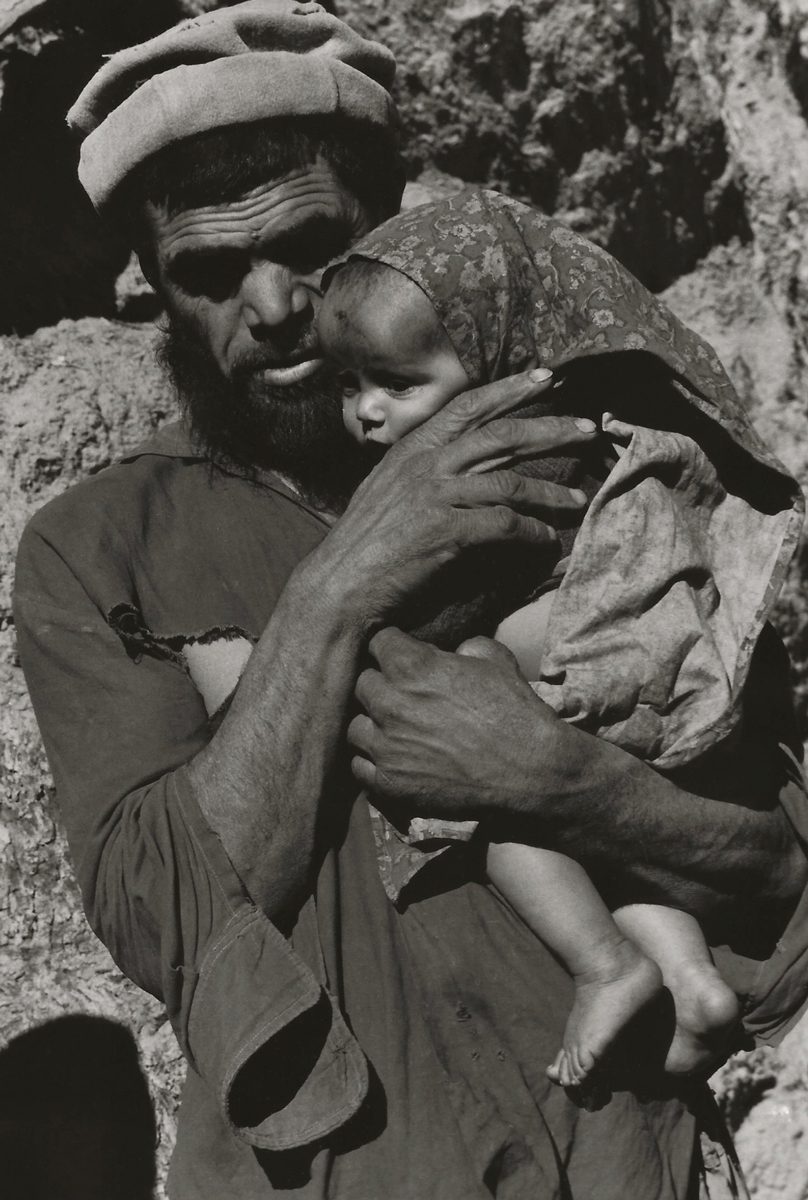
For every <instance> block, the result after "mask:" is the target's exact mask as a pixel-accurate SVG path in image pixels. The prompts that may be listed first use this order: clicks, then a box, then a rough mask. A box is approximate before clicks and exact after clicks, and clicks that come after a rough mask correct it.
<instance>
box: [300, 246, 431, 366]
mask: <svg viewBox="0 0 808 1200" xmlns="http://www.w3.org/2000/svg"><path fill="white" fill-rule="evenodd" d="M354 261H355V260H349V262H348V264H347V265H346V266H345V267H343V268H341V269H339V270H337V271H335V272H334V273H333V274H332V275H331V276H330V277H327V280H326V284H327V286H326V291H325V295H324V297H323V300H322V303H321V305H320V311H319V313H318V317H317V328H318V334H319V339H320V345H321V347H322V349H323V351H324V352H325V353H326V354H327V355H329V357H332V358H334V359H335V360H337V361H339V362H341V363H343V364H344V365H346V366H354V367H358V366H363V365H368V364H371V363H373V362H376V361H378V362H381V361H382V360H383V361H384V362H385V364H386V365H390V364H393V363H399V364H402V365H403V364H404V363H409V364H412V363H414V362H417V361H419V360H420V359H421V358H423V357H424V356H425V355H427V354H429V353H430V352H432V351H434V349H435V347H436V345H440V344H444V343H445V342H447V341H448V339H447V336H446V332H445V330H444V328H443V326H442V325H441V322H440V319H439V317H438V315H437V313H436V312H435V309H434V308H433V306H432V303H431V302H430V300H429V299H428V297H427V296H426V294H425V293H424V292H423V290H422V289H421V288H420V287H419V286H418V284H417V283H414V282H413V280H411V279H409V278H408V277H407V276H406V275H405V274H403V273H402V272H401V271H399V270H397V269H396V268H395V267H391V266H388V265H387V264H385V263H379V262H371V261H369V260H359V261H360V263H361V268H359V269H352V266H353V262H354Z"/></svg>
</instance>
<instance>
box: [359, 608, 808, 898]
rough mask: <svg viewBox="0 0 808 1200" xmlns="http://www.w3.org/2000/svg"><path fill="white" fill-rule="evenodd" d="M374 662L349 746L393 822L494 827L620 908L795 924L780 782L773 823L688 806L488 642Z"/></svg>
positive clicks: (406, 640) (384, 637)
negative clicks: (560, 710) (396, 816)
mask: <svg viewBox="0 0 808 1200" xmlns="http://www.w3.org/2000/svg"><path fill="white" fill-rule="evenodd" d="M370 650H371V653H372V655H373V657H374V658H375V660H376V664H377V665H376V668H375V669H371V670H366V671H364V672H363V673H362V675H360V677H359V680H358V683H357V687H356V696H357V699H358V700H359V702H360V704H361V705H362V707H363V709H364V712H363V713H362V714H361V715H359V716H357V717H355V718H354V720H353V721H352V722H351V724H350V726H349V729H348V737H349V740H350V742H351V744H352V746H353V747H354V749H355V751H356V754H355V756H354V758H353V761H352V767H353V772H354V775H355V776H356V778H357V779H358V780H359V782H360V783H362V784H363V785H364V786H365V787H366V788H367V789H368V791H369V792H371V794H372V795H373V796H374V797H375V798H376V799H377V800H378V801H379V802H380V804H381V806H382V807H384V802H385V801H388V802H390V803H391V804H393V805H396V806H401V807H402V808H403V809H404V811H413V812H422V813H425V814H427V815H431V816H445V817H458V818H467V817H483V816H487V817H489V818H494V821H493V822H491V823H490V824H489V828H490V830H491V833H492V835H495V836H504V837H505V839H506V840H508V841H526V842H536V843H537V844H539V845H547V846H552V847H553V848H554V849H556V850H559V851H561V852H563V853H567V854H569V855H570V856H571V857H572V858H575V859H577V860H578V861H579V862H581V863H582V864H583V865H584V866H585V867H587V869H588V870H590V872H591V873H592V874H593V877H594V878H595V879H596V880H597V881H598V882H599V884H600V886H601V887H603V888H605V889H606V890H607V891H608V893H609V896H610V897H611V899H612V901H613V902H614V903H615V904H624V903H631V902H642V901H646V902H649V903H654V904H668V903H670V904H674V905H675V906H676V907H680V908H683V909H684V910H685V911H687V912H691V913H693V914H694V915H695V916H697V917H699V918H703V919H705V920H711V919H718V918H720V917H721V916H722V915H726V916H728V917H729V918H733V919H734V918H736V917H737V914H738V912H739V911H740V910H739V907H738V906H739V904H740V905H746V906H747V908H748V907H749V906H751V908H752V910H753V911H754V912H756V913H757V914H758V916H760V914H761V913H766V912H774V913H775V914H777V913H780V912H781V911H782V910H783V909H784V907H785V908H788V906H789V905H793V903H794V901H795V900H796V898H797V897H798V896H799V894H800V893H801V891H802V888H803V887H804V886H805V883H806V878H807V877H808V869H807V868H806V862H805V855H804V854H803V852H802V850H801V848H800V846H799V845H798V843H797V840H796V838H795V836H794V833H793V830H792V829H791V827H790V825H789V822H788V820H787V819H786V817H785V815H784V813H783V811H782V809H781V808H780V807H779V806H774V801H775V798H776V796H777V792H778V788H779V787H780V786H782V784H781V783H780V782H778V780H776V779H775V780H772V781H771V784H770V791H771V792H772V803H771V805H766V806H765V807H760V808H758V807H753V806H752V807H750V804H749V801H748V800H746V799H744V798H742V797H738V800H737V802H733V801H732V799H731V798H729V797H728V798H727V799H722V800H720V801H718V800H714V799H710V798H708V797H705V796H702V795H699V794H695V793H691V792H688V791H685V790H683V789H682V788H680V787H678V786H677V785H676V784H674V783H673V782H672V781H671V780H669V779H666V778H665V777H664V776H662V775H660V774H658V773H657V772H656V771H654V770H653V769H652V768H651V767H649V766H647V765H646V764H645V763H643V762H640V760H639V759H637V758H634V757H633V756H632V755H630V754H628V753H626V751H624V750H621V749H620V748H619V747H618V746H615V745H612V744H610V743H609V742H606V741H604V740H602V739H601V738H597V737H593V736H592V735H591V734H588V733H585V732H583V731H582V730H580V729H575V728H573V727H572V726H570V725H568V724H567V723H566V722H565V721H562V720H561V719H560V718H559V717H558V716H557V715H556V714H555V713H554V712H553V710H552V709H551V708H549V706H548V705H546V704H544V703H543V702H542V701H541V700H539V698H538V697H537V696H536V695H535V693H534V692H533V690H532V688H531V687H530V685H529V684H528V683H527V681H526V680H525V679H524V678H523V677H522V675H521V674H520V673H519V669H518V667H517V665H516V661H515V660H514V658H513V656H512V655H511V654H510V652H509V651H508V650H506V649H505V648H504V647H503V646H500V645H499V644H498V643H496V642H491V641H489V640H488V639H486V638H473V639H472V640H471V641H469V642H466V643H465V644H464V645H463V646H462V647H461V648H460V650H459V651H458V653H457V654H447V653H446V652H444V651H441V650H436V649H435V648H434V647H433V646H429V645H426V644H424V643H422V642H419V641H417V640H416V639H414V638H411V637H409V636H408V635H406V634H404V633H401V632H399V631H398V630H396V629H384V630H382V631H381V632H380V633H378V634H377V635H376V636H375V637H374V638H373V639H372V640H371V643H370ZM759 799H760V802H761V805H762V804H763V802H764V801H765V799H766V797H765V796H764V797H760V798H759ZM744 911H745V910H744Z"/></svg>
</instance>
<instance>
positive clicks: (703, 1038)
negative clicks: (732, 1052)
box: [665, 962, 740, 1075]
mask: <svg viewBox="0 0 808 1200" xmlns="http://www.w3.org/2000/svg"><path fill="white" fill-rule="evenodd" d="M665 982H666V984H667V986H668V987H669V988H670V991H671V994H672V995H673V1000H674V1004H675V1005H676V1033H675V1034H674V1036H673V1041H672V1042H671V1046H670V1049H669V1051H668V1055H667V1058H666V1059H665V1070H666V1071H667V1072H668V1073H669V1074H671V1075H697V1074H704V1073H707V1074H709V1073H711V1072H712V1069H713V1067H715V1066H718V1065H720V1063H721V1061H722V1059H723V1058H724V1057H726V1053H727V1052H728V1051H729V1049H730V1042H731V1037H732V1034H733V1032H734V1031H735V1029H736V1028H737V1024H738V1017H739V1015H740V1007H739V1004H738V999H737V997H736V995H735V993H734V992H733V991H732V989H731V988H729V987H728V986H727V984H726V983H724V980H723V979H722V978H721V976H720V975H719V973H718V971H717V970H716V968H715V967H714V966H713V965H712V963H705V962H689V963H684V964H683V965H682V966H681V967H680V969H679V970H678V971H677V972H676V975H675V976H673V977H671V978H668V979H666V981H665Z"/></svg>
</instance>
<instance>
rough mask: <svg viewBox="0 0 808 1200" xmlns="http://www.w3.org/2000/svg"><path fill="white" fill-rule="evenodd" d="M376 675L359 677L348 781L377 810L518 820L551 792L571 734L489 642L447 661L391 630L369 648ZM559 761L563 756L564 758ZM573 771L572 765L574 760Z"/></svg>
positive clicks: (477, 641) (470, 645)
mask: <svg viewBox="0 0 808 1200" xmlns="http://www.w3.org/2000/svg"><path fill="white" fill-rule="evenodd" d="M370 652H371V654H372V655H373V657H374V659H375V660H376V663H377V668H376V669H375V670H367V671H364V672H363V673H362V675H360V677H359V680H358V682H357V685H356V697H357V699H358V700H359V703H360V704H361V705H362V707H363V709H364V710H365V711H364V713H362V714H361V715H359V716H357V717H355V718H354V720H353V721H352V722H351V725H350V727H349V729H348V737H349V740H350V741H351V743H352V745H353V746H354V748H355V749H356V750H357V751H358V753H357V755H356V757H355V758H354V759H353V771H354V774H355V776H356V778H357V779H358V780H359V781H360V782H361V783H363V784H364V785H365V787H367V789H368V790H369V791H371V792H372V793H373V795H374V796H375V797H377V798H378V799H380V800H389V801H392V802H394V803H403V804H405V805H407V806H408V807H410V808H413V809H415V810H418V811H423V812H427V813H430V814H432V815H439V816H445V817H450V816H451V817H455V816H456V817H479V816H481V815H483V814H484V813H486V812H491V811H492V810H500V811H503V810H504V811H506V812H516V813H518V812H522V811H524V807H525V800H526V798H529V799H530V800H531V801H533V802H535V801H536V800H537V798H538V792H539V789H540V788H541V789H542V790H546V789H549V790H550V791H552V790H553V789H554V788H555V790H559V789H560V788H561V787H562V786H563V783H562V780H560V779H558V778H557V777H556V775H557V773H556V772H555V771H554V769H553V768H554V764H555V763H556V762H559V763H563V764H564V767H565V768H566V766H567V765H568V763H567V758H568V754H569V753H570V752H571V751H572V749H573V747H571V746H569V747H568V743H569V742H570V741H571V740H572V739H574V738H575V737H576V736H578V735H576V733H575V731H574V730H572V729H570V727H569V726H567V725H565V724H564V722H563V721H561V720H559V718H558V717H557V716H556V714H555V713H554V712H553V710H552V709H551V708H549V706H548V705H546V704H544V703H543V702H542V701H541V700H539V698H538V697H537V696H536V694H535V693H534V692H533V689H532V688H531V687H530V684H529V683H528V682H527V681H526V680H525V679H524V678H523V676H522V675H521V674H520V672H519V668H518V667H517V665H516V660H515V658H514V657H513V655H512V654H511V653H510V651H509V650H506V649H505V647H504V646H501V645H500V644H499V643H497V642H492V641H490V640H489V639H488V638H473V639H472V640H471V641H469V642H465V643H464V644H463V645H462V646H461V647H460V649H459V651H458V653H457V654H447V653H446V652H445V651H442V650H436V649H435V648H434V647H433V646H430V645H427V644H426V643H424V642H419V641H417V640H416V639H415V638H412V637H409V636H408V635H407V634H404V633H401V632H400V631H399V630H397V629H383V630H382V631H381V632H380V633H378V634H376V636H375V637H374V638H373V639H372V640H371V642H370ZM565 751H566V753H565ZM573 761H575V759H574V758H573Z"/></svg>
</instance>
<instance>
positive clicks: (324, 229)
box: [261, 213, 353, 256]
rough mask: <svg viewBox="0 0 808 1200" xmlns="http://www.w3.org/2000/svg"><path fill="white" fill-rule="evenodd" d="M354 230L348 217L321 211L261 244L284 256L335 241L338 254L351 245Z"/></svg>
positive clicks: (264, 240) (335, 249)
mask: <svg viewBox="0 0 808 1200" xmlns="http://www.w3.org/2000/svg"><path fill="white" fill-rule="evenodd" d="M352 232H353V230H352V227H351V223H350V221H349V220H348V218H347V217H337V216H328V215H326V214H324V213H319V214H318V215H317V216H312V217H304V218H303V219H302V220H301V221H298V222H297V223H295V224H294V225H292V226H290V227H287V228H286V229H282V230H278V232H277V233H274V234H270V235H269V236H268V237H267V238H265V239H262V243H261V244H262V246H263V248H264V249H265V250H269V251H271V252H272V253H273V254H279V255H281V256H283V255H284V254H287V253H298V252H299V251H300V250H301V249H306V250H308V249H309V248H312V249H314V248H317V247H319V246H321V245H326V244H329V243H333V245H334V254H338V253H339V251H340V250H341V249H344V248H345V247H347V246H348V245H350V241H351V236H352Z"/></svg>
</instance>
